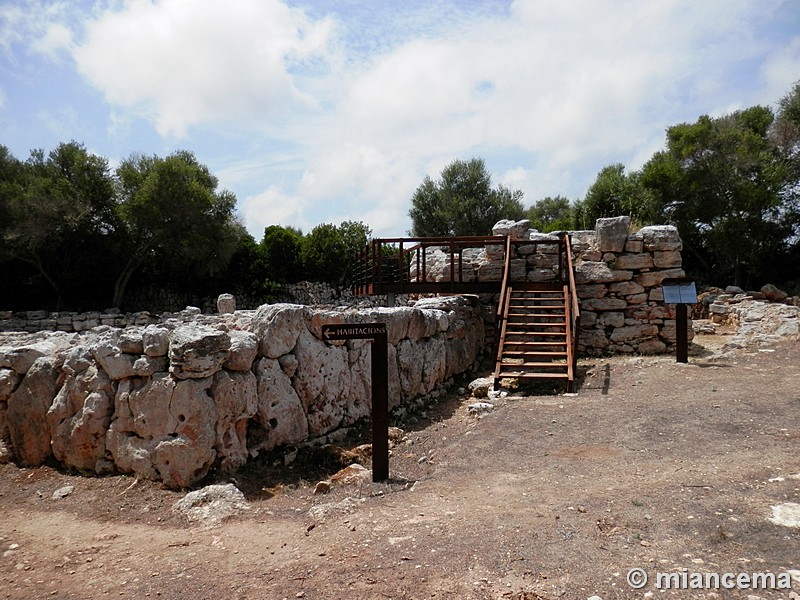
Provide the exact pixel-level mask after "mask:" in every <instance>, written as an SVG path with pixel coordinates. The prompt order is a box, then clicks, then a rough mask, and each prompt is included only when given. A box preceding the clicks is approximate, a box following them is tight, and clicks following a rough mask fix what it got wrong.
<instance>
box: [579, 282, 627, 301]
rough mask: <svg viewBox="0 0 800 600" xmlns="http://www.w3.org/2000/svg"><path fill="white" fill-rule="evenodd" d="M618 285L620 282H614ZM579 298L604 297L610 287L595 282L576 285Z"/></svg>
mask: <svg viewBox="0 0 800 600" xmlns="http://www.w3.org/2000/svg"><path fill="white" fill-rule="evenodd" d="M614 285H618V284H614ZM576 291H577V293H578V298H580V299H582V300H583V299H586V298H602V297H603V296H605V295H606V293H607V292H608V288H607V287H606V286H605V285H603V284H602V283H593V284H587V285H579V286H577V287H576Z"/></svg>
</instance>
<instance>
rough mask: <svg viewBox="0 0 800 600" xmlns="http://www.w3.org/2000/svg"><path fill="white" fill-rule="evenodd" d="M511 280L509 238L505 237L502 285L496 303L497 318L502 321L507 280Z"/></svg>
mask: <svg viewBox="0 0 800 600" xmlns="http://www.w3.org/2000/svg"><path fill="white" fill-rule="evenodd" d="M510 278H511V236H510V235H508V236H506V255H505V260H504V262H503V283H502V284H501V285H500V302H498V303H497V318H498V319H502V318H503V314H505V295H506V288H507V287H508V280H509V279H510Z"/></svg>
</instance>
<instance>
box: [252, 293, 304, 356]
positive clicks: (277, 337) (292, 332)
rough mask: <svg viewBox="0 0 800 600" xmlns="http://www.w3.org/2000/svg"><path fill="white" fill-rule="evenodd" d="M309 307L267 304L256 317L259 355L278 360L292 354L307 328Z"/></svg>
mask: <svg viewBox="0 0 800 600" xmlns="http://www.w3.org/2000/svg"><path fill="white" fill-rule="evenodd" d="M307 316H308V307H306V306H301V305H299V304H265V305H264V306H261V307H259V309H258V310H257V311H256V316H255V317H254V319H253V320H254V327H255V331H254V333H255V334H256V336H257V337H258V353H259V355H261V356H266V357H267V358H278V357H279V356H282V355H283V354H286V353H288V352H291V351H292V349H293V348H294V346H295V344H296V343H297V337H298V336H299V335H300V332H301V331H303V330H304V329H306V328H305V326H304V325H305V322H306V317H307Z"/></svg>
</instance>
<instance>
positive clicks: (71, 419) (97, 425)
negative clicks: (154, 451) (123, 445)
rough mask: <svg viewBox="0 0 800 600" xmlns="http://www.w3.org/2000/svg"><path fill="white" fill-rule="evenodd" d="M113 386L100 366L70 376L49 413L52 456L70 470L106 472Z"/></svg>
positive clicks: (92, 366) (112, 407)
mask: <svg viewBox="0 0 800 600" xmlns="http://www.w3.org/2000/svg"><path fill="white" fill-rule="evenodd" d="M114 395H115V390H114V385H113V384H112V381H111V379H110V378H109V377H108V375H106V373H105V372H104V371H103V370H101V369H99V368H98V367H97V365H94V364H92V365H90V366H89V367H88V368H86V369H85V370H82V371H80V372H77V373H73V374H71V375H68V376H67V378H66V380H65V382H64V385H63V386H62V387H61V389H60V390H59V391H58V394H57V395H56V397H55V399H54V400H53V403H52V405H51V406H50V409H49V410H48V412H47V424H48V427H49V428H50V435H51V440H52V449H53V455H54V456H55V458H56V459H57V460H58V461H59V462H61V463H62V464H64V465H65V466H67V467H71V468H74V469H80V470H83V471H95V472H102V471H104V470H105V453H106V444H105V439H106V432H107V430H108V426H109V423H110V422H111V415H112V413H113V409H114Z"/></svg>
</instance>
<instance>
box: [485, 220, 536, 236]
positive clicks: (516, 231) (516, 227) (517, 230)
mask: <svg viewBox="0 0 800 600" xmlns="http://www.w3.org/2000/svg"><path fill="white" fill-rule="evenodd" d="M530 229H531V222H530V221H529V220H528V219H522V220H521V221H511V220H509V219H502V220H500V221H498V222H497V223H495V224H494V227H492V235H510V236H511V239H512V240H526V239H528V235H529V233H528V232H529V231H530Z"/></svg>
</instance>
